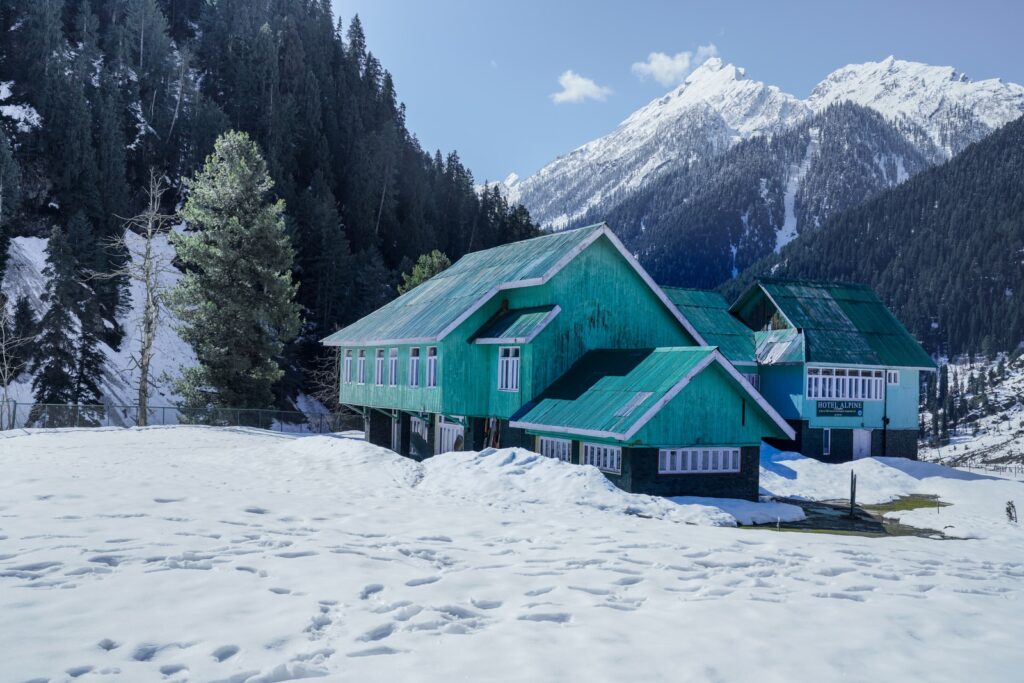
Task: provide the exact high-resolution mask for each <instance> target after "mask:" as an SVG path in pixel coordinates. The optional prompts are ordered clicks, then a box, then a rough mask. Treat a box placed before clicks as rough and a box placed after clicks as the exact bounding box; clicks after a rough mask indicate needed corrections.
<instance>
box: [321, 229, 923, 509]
mask: <svg viewBox="0 0 1024 683" xmlns="http://www.w3.org/2000/svg"><path fill="white" fill-rule="evenodd" d="M716 297H718V298H717V299H716ZM745 297H746V295H745ZM743 300H744V299H743V298H741V301H743ZM737 303H740V302H737ZM883 308H884V307H883ZM890 317H891V316H890ZM897 325H898V323H897ZM901 329H902V328H901ZM904 334H905V331H904ZM757 335H758V333H757V332H755V330H754V328H753V327H751V326H750V324H748V321H747V320H746V319H744V318H743V317H742V316H739V315H737V314H736V312H735V311H732V310H730V309H729V308H728V306H724V300H720V296H719V295H717V294H715V293H713V292H706V293H695V292H693V291H692V290H670V289H662V288H661V287H659V286H658V285H657V284H655V283H654V282H653V281H652V280H651V278H650V277H649V276H648V275H647V273H646V272H645V271H644V270H643V268H642V267H641V266H640V265H639V264H638V263H637V262H636V260H635V259H634V258H633V256H632V255H631V254H630V253H629V252H628V251H627V250H626V249H625V248H624V247H623V245H622V243H621V242H620V241H619V240H618V238H617V237H616V236H615V234H614V233H613V232H612V231H611V230H610V229H609V228H608V227H607V226H606V225H604V224H598V225H593V226H588V227H585V228H580V229H577V230H570V231H564V232H559V233H553V234H550V235H545V236H542V237H538V238H534V239H531V240H525V241H523V242H517V243H513V244H507V245H503V246H500V247H496V248H493V249H488V250H486V251H481V252H475V253H472V254H468V255H466V256H464V257H463V258H461V259H460V260H459V261H458V262H456V263H455V264H453V265H452V266H451V267H450V268H449V269H448V270H446V271H444V272H442V273H440V274H438V275H436V276H435V277H433V278H431V279H430V280H428V281H427V282H425V283H423V284H421V285H419V286H418V287H416V288H415V289H413V290H412V291H410V292H407V293H406V294H404V295H402V296H400V297H398V298H397V299H395V300H394V301H392V302H390V303H388V304H387V305H385V306H383V307H381V308H380V309H378V310H377V311H374V312H373V313H371V314H369V315H368V316H366V317H364V318H362V319H361V320H359V321H357V322H356V323H354V324H352V325H350V326H348V327H346V328H344V329H342V330H339V331H338V332H336V333H335V334H333V335H331V336H330V337H328V338H326V339H325V340H324V343H325V344H327V345H329V346H334V347H338V349H339V353H340V354H341V364H340V365H341V384H340V387H341V388H340V399H341V403H342V404H344V405H347V406H350V407H351V408H353V409H355V410H357V411H359V412H360V413H361V414H362V416H363V419H364V424H365V431H366V438H367V440H368V441H370V442H372V443H374V444H377V445H380V446H384V447H388V448H391V449H393V450H395V451H397V452H399V453H401V454H403V455H407V456H410V457H414V458H418V459H422V458H426V457H430V456H432V455H434V454H437V453H443V452H446V451H450V450H481V449H483V448H486V447H512V446H515V447H523V448H529V449H530V450H534V451H537V452H539V453H541V454H543V455H547V456H550V457H554V458H559V459H561V460H564V461H567V462H570V463H576V464H591V465H594V466H596V467H598V468H600V469H601V470H602V471H603V472H604V473H605V474H606V475H607V476H608V478H609V479H610V480H611V481H613V482H614V483H615V484H616V485H618V486H620V487H621V488H623V489H626V490H629V491H635V492H644V493H652V494H658V495H673V496H675V495H699V496H722V497H733V498H747V499H756V497H757V495H758V471H759V470H758V452H759V448H760V444H761V442H762V440H772V441H774V442H777V443H793V442H796V443H800V440H801V439H803V440H804V441H805V442H807V443H810V440H809V439H808V438H807V435H808V434H810V432H809V431H807V428H803V426H802V422H803V421H802V419H801V418H802V415H803V413H801V412H800V411H801V410H805V409H806V408H805V406H804V405H803V401H799V402H797V403H798V404H799V405H796V404H794V403H792V401H790V402H789V403H787V402H785V401H782V402H781V410H780V406H779V405H774V404H773V402H772V401H771V399H770V398H769V396H773V395H777V394H778V392H775V393H772V392H770V391H767V390H766V388H765V386H764V383H765V378H766V377H771V376H773V375H772V374H771V371H769V372H764V371H765V370H766V369H767V368H766V367H765V366H763V365H762V364H761V363H760V362H759V351H758V347H757V343H758V342H757V339H758V336H757ZM908 336H909V335H908ZM915 344H916V342H915ZM918 348H919V347H918ZM921 353H922V354H923V353H924V352H923V351H921ZM924 355H925V357H927V355H926V354H924ZM929 360H930V359H929ZM795 376H796V374H795V373H792V374H791V376H788V380H789V382H790V383H789V384H787V385H786V389H784V390H783V391H784V392H785V391H791V390H792V388H793V387H792V386H791V385H792V379H793V377H795ZM915 377H916V375H915ZM906 379H907V381H908V382H912V380H913V378H911V377H910V376H909V375H908V377H907V378H906ZM801 381H802V380H801ZM759 383H760V385H761V391H758V389H757V388H755V387H757V386H758V384H759ZM915 391H916V389H915ZM783 395H785V394H783ZM787 411H788V414H787ZM914 411H915V422H914V424H915V426H916V402H915V408H914ZM872 415H873V413H872ZM837 419H848V418H837ZM813 424H815V425H816V424H817V423H813ZM901 424H902V423H901ZM801 429H803V431H801ZM836 443H837V444H838V443H839V440H838V439H837V440H836ZM914 443H915V444H916V439H915V441H914Z"/></svg>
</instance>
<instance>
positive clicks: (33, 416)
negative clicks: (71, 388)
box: [0, 401, 362, 434]
mask: <svg viewBox="0 0 1024 683" xmlns="http://www.w3.org/2000/svg"><path fill="white" fill-rule="evenodd" d="M140 418H143V419H140ZM357 422H358V427H361V424H362V423H361V421H359V418H358V417H357V416H355V415H353V414H349V413H320V414H306V413H302V412H299V411H289V410H262V409H256V408H211V409H201V410H192V409H184V408H178V407H176V406H150V407H148V408H147V409H146V411H145V415H143V413H142V411H141V409H140V408H139V406H134V405H63V404H54V403H16V402H14V401H7V402H0V430H6V429H21V428H26V427H38V428H47V429H60V428H68V427H79V428H81V427H138V426H143V425H145V426H166V425H209V426H216V427H255V428H258V429H268V430H272V431H275V432H289V433H298V434H327V433H331V432H340V431H344V430H346V429H352V428H355V427H357Z"/></svg>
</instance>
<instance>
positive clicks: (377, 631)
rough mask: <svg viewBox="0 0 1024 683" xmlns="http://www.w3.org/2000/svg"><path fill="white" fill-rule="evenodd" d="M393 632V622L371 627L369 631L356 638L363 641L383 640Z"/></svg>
mask: <svg viewBox="0 0 1024 683" xmlns="http://www.w3.org/2000/svg"><path fill="white" fill-rule="evenodd" d="M394 632H395V625H394V624H382V625H380V626H378V627H376V628H371V629H370V630H369V631H367V632H366V633H364V634H363V635H361V636H359V638H357V640H361V641H363V642H364V643H368V642H375V641H378V640H384V639H385V638H387V637H388V636H390V635H391V634H392V633H394Z"/></svg>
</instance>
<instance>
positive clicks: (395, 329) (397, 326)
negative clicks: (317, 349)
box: [321, 223, 702, 346]
mask: <svg viewBox="0 0 1024 683" xmlns="http://www.w3.org/2000/svg"><path fill="white" fill-rule="evenodd" d="M601 237H606V238H607V239H608V240H609V241H610V242H611V243H612V245H613V246H615V248H616V249H617V250H618V251H619V253H621V254H622V256H623V257H624V258H625V259H626V261H627V262H628V263H629V264H630V266H632V267H633V269H634V270H635V271H636V272H637V273H638V274H639V275H640V277H641V278H642V279H643V280H644V282H646V283H647V285H648V286H649V287H650V288H651V290H652V291H653V292H654V294H655V295H656V296H657V297H658V298H659V299H661V301H662V302H663V303H664V304H665V306H666V307H667V308H668V309H669V310H670V311H671V312H672V313H673V315H675V316H676V318H677V319H678V320H679V322H680V323H681V324H682V325H683V327H684V328H685V329H686V330H687V331H688V332H689V333H690V334H691V335H692V336H693V337H694V338H695V339H696V340H697V341H698V342H701V341H702V339H701V337H700V335H699V334H698V333H697V331H696V329H694V328H693V326H692V325H690V323H689V321H687V320H686V319H685V318H683V317H682V316H681V315H680V314H679V312H678V311H677V310H676V308H675V307H674V306H672V304H671V302H670V301H669V300H668V298H667V297H666V296H665V293H664V292H662V291H661V288H660V287H658V286H657V285H656V284H655V283H654V281H653V280H652V279H651V277H650V275H648V274H647V272H646V271H645V270H644V269H643V268H642V267H641V266H640V264H639V263H637V261H636V259H635V258H633V255H632V254H630V253H629V252H628V251H627V250H626V248H625V247H624V246H623V245H622V242H620V241H619V238H617V237H616V236H615V234H614V233H613V232H612V231H611V229H609V228H608V226H607V225H606V224H604V223H598V224H596V225H590V226H587V227H585V228H578V229H576V230H564V231H561V232H555V233H551V234H548V235H543V236H541V237H535V238H533V239H529V240H523V241H521V242H512V243H510V244H504V245H502V246H500V247H494V248H493V249H486V250H484V251H477V252H473V253H471V254H466V255H465V256H463V257H462V258H460V259H459V260H458V261H456V262H455V264H454V265H452V266H451V267H450V268H448V269H447V270H445V271H444V272H442V273H439V274H438V275H435V276H434V277H432V278H430V279H429V280H427V281H426V282H424V283H423V284H421V285H419V286H418V287H416V288H414V289H413V290H412V291H409V292H406V293H405V294H403V295H402V296H400V297H398V298H397V299H395V300H393V301H391V302H390V303H388V304H386V305H384V306H382V307H381V308H378V309H377V310H376V311H374V312H373V313H370V314H369V315H367V316H365V317H364V318H362V319H360V320H358V321H356V322H354V323H352V324H351V325H349V326H348V327H346V328H344V329H341V330H338V331H337V332H335V333H334V334H332V335H330V336H329V337H327V338H325V339H323V340H322V342H321V343H323V344H325V345H327V346H348V345H352V346H370V345H381V344H402V343H406V344H415V343H423V342H436V341H440V340H442V339H444V338H445V336H447V335H448V334H449V333H450V332H451V331H452V330H454V329H455V328H456V327H458V326H459V325H460V324H461V323H462V322H463V321H464V320H466V318H468V317H469V316H470V315H472V314H473V313H474V312H476V311H477V310H478V309H479V308H480V307H481V306H483V305H484V304H486V303H487V302H488V301H490V299H491V298H492V297H494V295H495V294H497V293H498V292H499V291H501V290H504V289H515V288H518V287H533V286H536V285H542V284H544V283H545V282H547V281H548V280H550V279H551V278H552V277H554V276H555V275H556V274H557V273H558V272H559V271H561V270H562V268H564V267H565V266H566V264H568V263H569V262H571V261H572V260H573V259H574V258H575V257H576V256H578V255H579V254H580V253H582V252H583V250H584V249H586V248H587V247H589V246H590V245H591V244H593V243H594V242H595V241H596V240H598V239H599V238H601Z"/></svg>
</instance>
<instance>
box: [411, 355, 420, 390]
mask: <svg viewBox="0 0 1024 683" xmlns="http://www.w3.org/2000/svg"><path fill="white" fill-rule="evenodd" d="M419 385H420V349H419V347H418V346H417V347H414V348H411V349H409V386H410V387H418V386H419Z"/></svg>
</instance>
